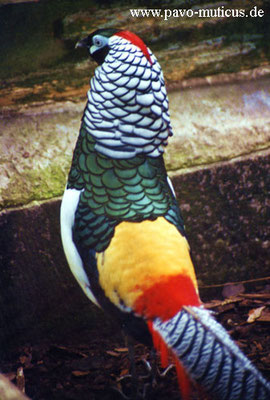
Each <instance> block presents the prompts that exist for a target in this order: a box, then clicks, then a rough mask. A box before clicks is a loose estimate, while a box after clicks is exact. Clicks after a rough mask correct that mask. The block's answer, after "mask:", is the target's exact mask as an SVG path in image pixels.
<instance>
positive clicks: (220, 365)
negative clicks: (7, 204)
mask: <svg viewBox="0 0 270 400" xmlns="http://www.w3.org/2000/svg"><path fill="white" fill-rule="evenodd" d="M77 46H79V47H86V48H87V49H88V50H89V53H90V55H91V57H92V58H93V59H94V60H95V61H96V62H97V63H98V64H99V66H98V67H97V68H96V70H95V74H94V77H93V78H92V79H91V82H90V85H91V89H90V90H89V91H88V101H87V104H86V107H85V110H84V114H83V117H82V123H81V128H80V133H79V137H78V140H77V144H76V147H75V150H74V155H73V161H72V165H71V169H70V172H69V176H68V182H67V186H66V189H65V193H64V196H63V201H62V206H61V235H62V242H63V247H64V251H65V254H66V257H67V260H68V263H69V265H70V268H71V271H72V272H73V274H74V276H75V278H76V279H77V281H78V283H79V284H80V286H81V287H82V289H83V291H84V292H85V294H86V295H87V296H88V298H89V299H90V300H92V301H93V302H94V303H95V304H96V305H98V306H100V307H102V308H103V309H104V310H105V311H107V312H108V313H110V314H111V315H113V316H114V317H115V319H117V320H118V322H119V323H120V324H121V326H122V327H123V328H124V330H125V331H126V332H127V333H128V334H130V335H132V336H134V337H135V338H136V339H138V340H140V341H142V342H144V343H148V344H152V343H153V344H154V346H155V348H156V349H157V350H158V351H159V352H160V354H161V359H162V362H163V364H164V365H165V364H166V362H167V360H168V356H170V357H171V358H172V359H173V360H174V363H175V365H176V368H177V372H178V377H179V385H180V388H181V390H182V396H183V398H185V399H188V398H189V389H188V384H187V381H188V380H191V381H192V382H195V383H197V384H198V385H199V386H200V387H201V388H202V389H203V390H204V391H205V392H206V393H208V394H209V395H210V396H212V398H213V399H224V400H225V399H226V400H233V399H239V400H244V399H245V400H252V399H254V400H255V399H256V400H262V399H265V400H266V399H270V385H269V383H267V381H266V380H265V379H264V378H263V376H262V375H261V374H260V373H259V372H258V370H257V369H256V368H255V367H254V366H253V365H252V364H251V362H250V361H249V360H248V359H247V358H246V357H245V356H244V355H243V354H242V352H241V351H240V350H239V348H238V347H237V346H236V345H235V344H234V342H233V341H232V340H231V339H230V338H229V336H228V334H227V333H226V331H225V329H223V328H222V326H221V325H220V324H219V323H217V322H216V321H215V319H214V318H213V317H212V316H211V314H210V313H209V312H208V311H207V310H205V309H204V308H203V306H202V304H201V301H200V298H199V294H198V287H197V282H196V277H195V273H194V268H193V264H192V261H191V258H190V253H189V246H188V243H187V240H186V238H185V231H184V225H183V220H182V217H181V214H180V211H179V208H178V204H177V201H176V199H175V195H174V191H173V187H172V185H171V182H170V180H169V178H168V176H167V173H166V169H165V166H164V161H163V151H164V146H166V145H167V139H168V137H169V136H171V135H172V127H171V124H170V116H169V109H168V99H167V93H166V89H165V85H164V79H163V74H162V71H161V68H160V65H159V63H158V62H157V60H156V58H155V56H154V55H153V54H152V52H151V51H150V49H149V48H147V47H146V45H145V44H144V43H143V41H142V40H141V39H140V38H139V37H138V36H136V35H135V34H133V33H131V32H129V31H127V30H117V29H99V30H97V31H95V32H94V33H92V34H91V35H89V36H88V37H86V38H85V39H83V40H81V41H80V42H79V43H78V44H77Z"/></svg>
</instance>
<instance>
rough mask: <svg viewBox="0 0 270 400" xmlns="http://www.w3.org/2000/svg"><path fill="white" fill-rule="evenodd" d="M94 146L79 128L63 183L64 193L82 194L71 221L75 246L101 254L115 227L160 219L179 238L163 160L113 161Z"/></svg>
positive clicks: (179, 222) (178, 219) (179, 224)
mask: <svg viewBox="0 0 270 400" xmlns="http://www.w3.org/2000/svg"><path fill="white" fill-rule="evenodd" d="M95 143H96V142H95V140H94V139H93V137H92V136H91V135H90V134H89V133H88V132H87V131H86V129H85V128H84V126H83V125H82V128H81V131H80V136H79V138H78V141H77V144H76V148H75V151H74V157H73V162H72V167H71V170H70V174H69V179H68V188H75V189H78V190H82V193H81V196H80V202H79V205H78V208H77V211H76V215H75V226H74V235H75V239H76V242H77V243H80V244H81V245H83V246H87V247H90V248H92V249H95V250H96V251H103V250H104V249H105V248H106V247H107V246H108V244H109V242H110V239H111V237H112V236H113V232H114V227H115V226H116V225H117V224H118V223H120V222H121V221H134V222H135V221H136V222H138V221H143V220H145V219H150V220H154V219H156V218H157V217H159V216H161V215H163V216H165V218H167V219H168V220H169V221H170V222H172V223H174V224H175V225H176V226H177V228H178V229H179V230H180V231H181V232H183V223H182V219H181V216H180V214H179V209H178V207H177V205H176V201H175V198H174V196H173V194H172V192H171V189H170V187H169V185H168V181H167V173H166V170H165V166H164V161H163V157H162V156H160V157H156V158H154V157H149V156H146V155H138V156H136V157H133V158H131V159H128V160H114V159H112V158H108V157H106V156H104V155H102V154H100V153H98V152H96V150H95Z"/></svg>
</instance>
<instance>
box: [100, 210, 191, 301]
mask: <svg viewBox="0 0 270 400" xmlns="http://www.w3.org/2000/svg"><path fill="white" fill-rule="evenodd" d="M97 265H98V271H99V281H100V285H101V287H102V288H103V290H104V292H105V294H106V296H107V297H108V298H109V299H110V300H111V301H112V302H113V303H114V304H116V305H119V304H120V299H122V300H123V301H124V303H125V305H126V306H127V307H132V306H133V304H134V302H135V301H136V299H137V298H138V297H139V296H140V295H142V294H143V290H144V289H146V288H149V287H151V286H152V285H153V284H155V283H157V282H160V281H161V279H164V278H166V277H169V276H174V275H178V274H183V275H184V276H188V277H190V278H191V280H192V282H193V283H194V285H195V287H196V289H197V281H196V277H195V272H194V268H193V264H192V261H191V259H190V254H189V246H188V243H187V240H186V239H185V237H183V236H182V235H181V234H180V232H179V231H178V230H177V229H176V227H175V226H174V225H173V224H171V223H170V222H168V221H167V220H166V219H165V218H163V217H159V218H157V219H156V220H155V221H148V220H146V221H142V222H122V223H120V224H119V225H117V226H116V228H115V234H114V237H113V238H112V240H111V243H110V245H109V247H108V248H107V249H106V250H105V251H104V252H102V253H97Z"/></svg>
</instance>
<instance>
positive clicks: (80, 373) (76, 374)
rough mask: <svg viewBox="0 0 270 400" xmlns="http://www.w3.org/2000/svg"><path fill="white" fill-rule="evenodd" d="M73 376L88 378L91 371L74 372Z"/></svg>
mask: <svg viewBox="0 0 270 400" xmlns="http://www.w3.org/2000/svg"><path fill="white" fill-rule="evenodd" d="M71 373H72V375H73V376H77V377H78V376H86V375H89V374H90V371H72V372H71Z"/></svg>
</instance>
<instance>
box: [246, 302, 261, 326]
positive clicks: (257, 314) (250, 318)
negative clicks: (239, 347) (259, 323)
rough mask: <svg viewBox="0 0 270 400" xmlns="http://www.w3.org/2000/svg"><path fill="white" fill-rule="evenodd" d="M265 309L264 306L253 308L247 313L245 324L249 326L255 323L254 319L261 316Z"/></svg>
mask: <svg viewBox="0 0 270 400" xmlns="http://www.w3.org/2000/svg"><path fill="white" fill-rule="evenodd" d="M264 309H265V306H262V307H259V308H253V309H252V310H250V311H249V313H248V319H247V322H248V323H249V324H251V323H252V322H255V321H256V319H258V318H260V316H261V315H262V311H263V310H264Z"/></svg>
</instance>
